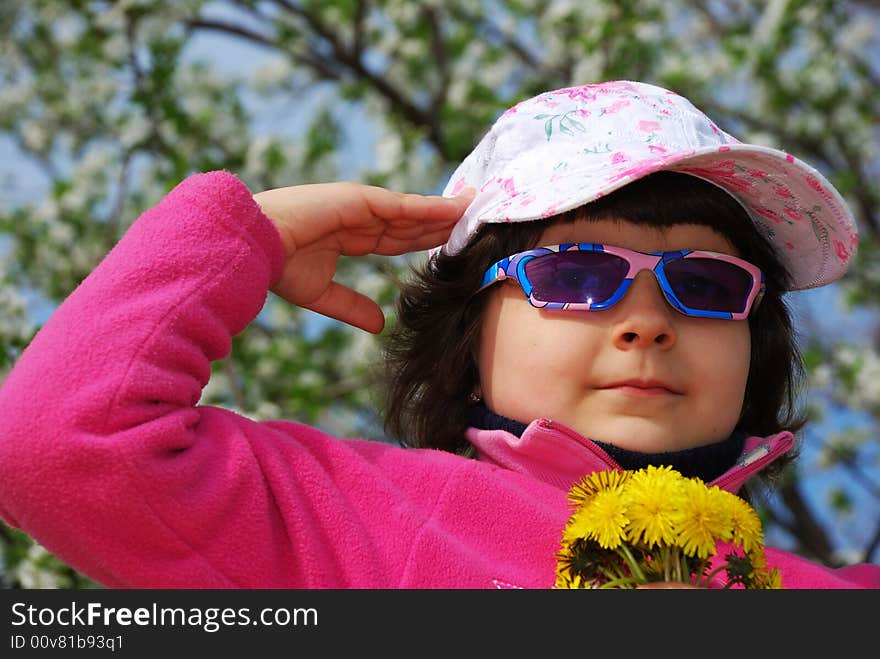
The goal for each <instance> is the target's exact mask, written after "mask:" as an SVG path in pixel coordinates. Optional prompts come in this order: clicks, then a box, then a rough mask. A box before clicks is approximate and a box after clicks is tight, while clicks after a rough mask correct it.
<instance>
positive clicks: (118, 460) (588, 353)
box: [0, 82, 880, 588]
mask: <svg viewBox="0 0 880 659" xmlns="http://www.w3.org/2000/svg"><path fill="white" fill-rule="evenodd" d="M469 188H473V189H474V190H475V191H476V193H475V194H474V191H473V190H469ZM459 193H462V194H459ZM446 195H448V196H447V197H445V198H440V197H422V196H419V195H404V194H398V193H394V192H390V191H387V190H383V189H380V188H375V187H367V186H361V185H355V184H349V183H333V184H321V185H304V186H295V187H291V188H284V189H277V190H268V191H264V192H260V193H257V194H255V195H253V196H252V195H251V193H250V191H248V190H247V189H246V188H245V186H244V185H243V184H242V183H241V182H239V181H238V179H237V178H236V177H235V176H233V175H231V174H229V173H225V172H211V173H206V174H197V175H194V176H191V177H190V178H188V179H186V180H184V181H183V182H181V183H180V184H179V185H178V186H177V187H176V188H175V189H174V190H172V191H171V192H170V193H169V194H168V195H167V196H166V197H165V198H164V199H163V200H162V201H161V202H160V203H159V204H158V205H157V206H156V207H155V208H153V209H151V210H150V211H148V212H146V213H145V214H144V215H143V216H142V217H141V218H139V219H138V221H137V222H135V223H134V224H133V225H132V227H131V228H130V229H129V231H128V232H127V233H126V235H125V236H124V237H123V239H122V240H121V241H120V242H119V244H118V245H117V246H116V247H115V248H114V249H113V250H112V251H111V252H110V253H109V254H108V255H107V257H106V258H105V259H104V260H103V261H102V263H101V264H100V265H99V266H98V267H97V268H96V269H95V270H94V272H93V273H92V274H91V275H90V276H89V277H88V278H87V279H86V280H85V281H84V282H83V283H82V284H81V285H80V286H79V287H78V288H77V290H75V291H74V292H73V293H72V294H71V295H70V297H69V298H68V299H67V300H66V301H65V302H64V303H63V304H62V305H61V306H60V307H59V309H58V310H57V311H56V312H55V314H54V315H53V316H52V317H51V318H50V320H49V321H48V322H47V323H46V325H45V326H44V327H43V328H42V329H41V331H40V332H39V334H38V335H37V336H36V337H35V338H34V340H33V342H32V343H31V345H30V346H29V347H28V349H27V350H26V351H25V353H24V354H23V355H22V357H21V359H20V360H19V362H18V363H17V364H16V367H15V368H14V370H13V371H12V372H11V373H10V375H9V377H8V378H7V380H6V381H5V382H4V385H3V388H2V390H0V515H2V517H3V519H5V520H6V521H7V522H8V523H9V524H12V525H14V526H17V527H19V528H21V529H22V530H24V531H25V532H27V533H28V534H30V535H31V536H32V537H34V538H35V539H37V540H38V541H39V542H40V543H41V544H43V545H44V546H45V547H46V548H47V549H49V550H50V551H52V552H54V553H55V554H56V555H58V556H59V557H60V558H61V559H62V560H64V561H66V562H67V563H68V564H70V565H71V566H72V567H74V568H76V569H78V570H80V571H81V572H83V573H84V574H87V575H89V576H90V577H92V578H94V579H96V580H97V581H99V582H100V583H102V584H105V585H107V586H111V587H161V588H175V587H207V588H243V587H244V588H266V587H288V588H293V587H296V588H299V587H302V588H328V587H332V588H509V587H524V588H548V587H550V586H552V585H553V583H554V576H555V574H554V571H555V553H556V551H557V550H558V548H559V542H560V538H561V531H562V529H563V527H564V525H565V522H566V520H567V518H568V515H569V513H570V508H569V506H568V503H567V500H566V494H567V491H568V489H569V487H571V485H572V484H573V483H574V482H576V481H577V480H578V479H579V478H580V477H582V476H584V475H585V474H588V473H591V472H593V471H595V470H597V469H610V468H620V467H623V468H635V467H638V466H643V465H646V464H658V465H659V464H669V465H673V466H675V467H676V468H678V469H680V470H682V471H683V472H684V473H685V474H687V475H697V476H700V477H702V478H704V479H705V480H709V481H713V482H714V483H716V484H718V485H719V486H722V487H725V488H727V489H730V490H732V491H738V490H739V489H740V488H741V487H742V486H743V484H744V483H745V482H746V481H747V480H748V479H750V478H751V477H752V476H754V475H756V474H757V473H758V472H760V471H761V470H764V469H768V468H770V466H771V465H772V464H779V463H780V462H781V460H782V459H783V456H784V455H785V454H786V453H787V452H788V451H789V450H790V449H791V448H792V446H793V444H794V439H793V432H794V431H795V430H797V428H798V427H799V425H800V421H799V419H798V418H797V417H796V414H795V410H794V406H793V401H794V395H795V390H794V386H795V384H796V381H797V376H798V374H799V369H800V363H799V361H798V357H797V351H796V348H795V344H794V341H793V339H792V330H791V327H790V323H789V316H788V312H787V310H786V307H785V305H784V304H783V301H782V299H781V296H782V294H783V292H785V291H787V290H795V289H799V288H806V287H810V286H819V285H824V284H827V283H829V282H831V281H833V280H835V279H836V278H838V277H840V276H841V275H842V274H843V272H844V271H845V269H846V267H847V266H848V264H849V261H850V259H851V255H852V252H853V250H854V248H855V243H856V236H855V225H854V223H853V220H852V216H851V215H850V213H849V212H848V211H847V210H846V207H845V205H844V203H843V202H842V200H841V199H840V197H839V195H838V194H837V193H836V191H834V189H833V188H832V187H831V186H830V185H829V184H828V182H827V181H825V180H824V178H822V176H821V175H819V174H818V173H817V172H815V171H814V170H812V169H811V168H809V167H807V166H806V165H804V164H803V163H801V162H800V161H798V160H796V159H794V158H792V157H791V156H788V155H786V154H784V153H781V152H777V151H773V150H770V149H765V148H761V147H757V146H748V145H741V144H739V143H738V142H737V141H736V140H734V139H733V138H732V137H730V136H729V135H727V134H726V133H724V132H722V131H721V130H719V129H718V128H717V127H716V126H715V125H714V124H712V122H711V121H710V120H709V119H708V118H707V117H705V115H703V114H702V113H700V112H699V111H698V110H696V109H695V108H694V107H693V106H692V105H691V104H690V103H689V102H688V101H686V100H685V99H683V98H682V97H680V96H677V95H674V94H672V93H670V92H667V91H666V90H663V89H660V88H657V87H653V86H650V85H644V84H640V83H632V82H612V83H602V84H598V85H585V86H582V87H574V88H570V89H563V90H557V91H554V92H548V93H546V94H541V95H539V96H537V97H535V98H533V99H529V100H527V101H524V102H523V103H520V104H519V105H517V106H515V107H513V108H511V109H510V110H508V111H507V112H506V113H505V114H504V115H503V116H502V117H501V118H500V119H499V120H498V122H497V123H496V125H495V126H493V128H492V129H491V131H490V132H489V133H488V134H487V135H486V137H485V138H484V139H483V140H482V141H481V142H480V144H479V145H478V146H477V148H476V149H475V151H474V152H473V153H472V154H471V155H470V156H469V157H468V158H467V159H466V160H465V161H464V162H463V163H462V164H461V166H460V167H459V169H458V170H457V171H456V172H455V173H454V174H453V176H452V178H451V179H450V183H449V186H448V188H447V190H446ZM453 195H454V196H453ZM438 246H440V248H439V249H434V250H433V251H432V253H431V256H430V259H429V261H428V263H427V264H426V266H425V268H424V269H423V270H422V271H421V272H420V273H418V276H417V277H416V279H415V281H414V283H411V284H409V285H407V286H406V287H404V289H403V292H402V296H401V301H400V307H399V313H400V323H399V326H398V327H397V328H396V329H395V331H394V332H393V333H392V336H391V340H390V343H389V346H388V358H389V359H388V363H389V377H390V385H389V391H388V405H387V420H388V428H389V432H390V433H391V434H392V436H395V437H397V436H399V437H400V438H401V441H402V442H403V443H405V444H408V445H409V447H397V446H393V445H391V444H390V443H382V442H371V441H362V440H340V439H336V438H333V437H330V436H328V435H326V434H325V433H323V432H321V431H320V430H318V429H315V428H310V427H307V426H304V425H302V424H298V423H295V422H290V421H268V422H259V423H258V422H255V421H252V420H249V419H247V418H244V417H242V416H238V415H236V414H233V413H231V412H229V411H227V410H223V409H220V408H217V407H210V406H204V405H198V401H199V397H200V392H201V389H202V388H203V387H204V386H205V384H206V383H207V380H208V377H209V373H210V363H211V361H212V360H216V359H221V358H223V357H224V356H225V355H227V354H228V352H229V350H230V345H231V338H232V336H234V335H235V334H236V333H238V332H240V331H241V330H242V329H244V327H245V326H246V325H247V324H248V323H249V322H250V321H251V320H253V319H254V317H255V316H256V315H257V313H258V312H259V311H260V308H261V307H262V305H263V303H264V302H265V299H266V294H267V291H268V290H271V291H273V292H274V293H276V294H278V295H280V296H282V297H284V298H285V299H287V300H288V301H290V302H291V303H292V304H297V305H300V306H303V307H306V308H309V309H313V310H314V311H317V312H319V313H322V314H325V315H327V316H330V317H333V318H337V319H339V320H341V321H343V322H346V323H350V324H352V325H354V326H356V327H359V328H362V329H364V330H367V331H369V332H374V333H378V332H380V331H381V330H382V328H383V323H384V320H383V317H382V314H381V311H380V310H379V307H378V306H377V305H376V304H375V303H374V302H373V301H371V300H369V299H368V298H366V297H364V296H363V295H361V294H359V293H357V292H355V291H353V290H350V289H348V288H346V287H344V286H342V285H341V284H339V283H336V282H334V281H333V274H334V272H335V264H336V261H337V259H338V257H339V256H340V255H343V254H344V255H361V254H368V253H376V254H403V253H407V252H412V251H418V250H424V249H429V248H437V247H438ZM768 563H769V564H770V565H771V566H775V567H778V568H779V569H780V570H781V574H782V584H783V586H784V587H787V588H799V587H810V588H857V587H878V586H880V567H878V566H873V565H867V564H863V565H858V566H852V567H847V568H843V569H838V570H832V569H827V568H825V567H823V566H820V565H816V564H813V563H810V562H808V561H806V560H804V559H802V558H799V557H797V556H795V555H791V554H787V553H785V552H782V551H776V550H772V549H768Z"/></svg>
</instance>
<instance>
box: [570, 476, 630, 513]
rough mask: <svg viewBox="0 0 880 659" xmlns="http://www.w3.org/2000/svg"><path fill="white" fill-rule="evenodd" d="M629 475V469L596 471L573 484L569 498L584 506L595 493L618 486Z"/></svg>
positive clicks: (574, 502)
mask: <svg viewBox="0 0 880 659" xmlns="http://www.w3.org/2000/svg"><path fill="white" fill-rule="evenodd" d="M629 477H630V472H628V471H617V470H613V471H594V472H593V473H592V474H590V475H589V476H584V477H583V478H581V480H580V481H578V482H577V483H575V484H574V485H573V486H572V488H571V489H570V490H569V492H568V500H569V501H570V502H571V503H572V504H573V505H574V506H582V505H583V504H585V503H586V502H587V501H589V500H590V498H591V497H593V496H594V495H595V494H597V493H599V492H602V491H604V490H610V489H613V488H615V487H618V486H619V485H622V484H623V483H624V482H626V480H627V479H628V478H629Z"/></svg>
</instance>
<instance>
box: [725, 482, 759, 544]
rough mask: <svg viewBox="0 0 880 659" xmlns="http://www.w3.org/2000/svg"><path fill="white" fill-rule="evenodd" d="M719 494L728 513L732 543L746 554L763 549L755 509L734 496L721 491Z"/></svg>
mask: <svg viewBox="0 0 880 659" xmlns="http://www.w3.org/2000/svg"><path fill="white" fill-rule="evenodd" d="M719 492H722V493H723V495H724V499H725V501H726V504H727V507H728V510H729V511H730V522H731V532H732V536H733V537H732V541H733V543H734V544H736V545H738V546H740V547H742V549H743V551H745V552H746V553H747V554H751V553H752V551H753V550H754V549H758V548H760V547H763V544H764V540H763V535H762V531H761V519H760V518H759V517H758V514H757V513H756V512H755V509H754V508H752V507H751V506H750V505H749V504H748V503H746V502H745V501H744V500H743V499H741V498H740V497H738V496H736V495H735V494H731V493H730V492H724V491H723V490H719Z"/></svg>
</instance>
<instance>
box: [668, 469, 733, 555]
mask: <svg viewBox="0 0 880 659" xmlns="http://www.w3.org/2000/svg"><path fill="white" fill-rule="evenodd" d="M721 492H722V490H719V489H718V488H717V487H714V486H713V487H711V488H710V487H706V485H705V483H703V482H702V481H701V480H699V479H696V478H687V479H684V480H683V481H682V483H681V489H680V491H679V497H678V507H677V510H676V511H675V514H674V516H673V518H674V523H675V527H676V530H677V534H676V544H677V545H678V546H679V547H681V549H682V551H683V552H684V553H685V555H687V556H696V557H698V558H701V559H705V558H708V557H709V556H713V555H714V554H715V548H716V544H717V542H718V541H719V540H729V539H730V537H731V530H730V513H729V512H728V510H727V506H725V500H724V497H723V495H721V494H720V493H721Z"/></svg>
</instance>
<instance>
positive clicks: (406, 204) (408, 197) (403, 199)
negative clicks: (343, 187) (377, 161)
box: [362, 186, 476, 223]
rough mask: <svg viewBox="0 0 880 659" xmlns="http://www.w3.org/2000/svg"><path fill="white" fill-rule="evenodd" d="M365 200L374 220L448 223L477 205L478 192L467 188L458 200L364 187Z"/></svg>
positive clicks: (457, 197) (455, 198) (456, 198)
mask: <svg viewBox="0 0 880 659" xmlns="http://www.w3.org/2000/svg"><path fill="white" fill-rule="evenodd" d="M362 192H363V198H364V201H365V202H366V204H367V207H368V208H369V211H370V213H371V214H372V215H373V216H374V217H379V218H382V219H384V220H387V221H390V222H395V221H399V220H416V221H419V222H431V223H433V222H439V223H448V222H453V221H455V220H458V218H459V217H461V214H462V213H464V211H465V209H466V208H467V207H468V205H469V204H470V203H471V202H472V201H473V199H474V195H475V194H476V190H474V189H473V188H467V189H466V190H465V192H463V193H462V194H460V195H458V196H456V197H441V196H437V195H420V194H413V193H403V192H391V191H390V190H386V189H385V188H380V187H376V186H363V188H362Z"/></svg>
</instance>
